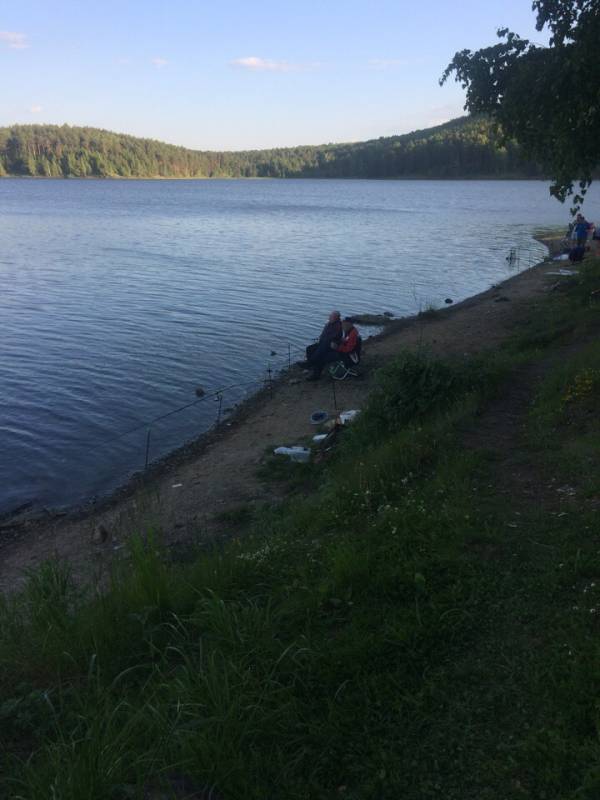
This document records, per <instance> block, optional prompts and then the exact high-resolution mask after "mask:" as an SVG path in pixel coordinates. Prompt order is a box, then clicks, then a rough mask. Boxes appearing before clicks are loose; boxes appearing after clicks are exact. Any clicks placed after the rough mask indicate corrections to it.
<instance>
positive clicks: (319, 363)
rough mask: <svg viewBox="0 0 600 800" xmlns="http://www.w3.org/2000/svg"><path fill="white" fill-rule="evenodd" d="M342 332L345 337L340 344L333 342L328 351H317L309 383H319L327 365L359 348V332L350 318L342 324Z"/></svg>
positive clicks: (310, 362)
mask: <svg viewBox="0 0 600 800" xmlns="http://www.w3.org/2000/svg"><path fill="white" fill-rule="evenodd" d="M342 330H343V332H344V336H343V338H342V340H341V341H340V342H331V344H330V345H329V349H328V350H321V351H317V354H316V356H315V357H313V358H312V359H311V360H310V361H309V366H310V367H311V368H312V375H310V376H309V377H308V378H307V379H306V380H307V381H318V380H319V378H320V377H321V373H322V372H323V367H324V366H325V365H326V364H330V363H332V362H333V361H339V360H340V359H341V358H344V356H347V355H350V353H353V352H354V351H355V350H356V348H357V347H358V330H357V329H356V328H355V327H354V323H353V322H352V320H351V319H350V318H349V317H346V319H345V320H344V321H343V322H342Z"/></svg>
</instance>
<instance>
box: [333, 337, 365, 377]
mask: <svg viewBox="0 0 600 800" xmlns="http://www.w3.org/2000/svg"><path fill="white" fill-rule="evenodd" d="M361 350H362V339H361V338H360V336H359V337H358V341H357V343H356V347H355V348H354V350H353V351H352V352H351V353H344V355H343V357H342V358H340V360H339V361H335V362H334V363H333V364H332V365H331V366H330V367H329V374H330V375H331V377H332V378H333V380H334V381H345V380H346V378H356V377H358V365H359V364H360V353H361Z"/></svg>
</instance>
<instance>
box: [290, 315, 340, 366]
mask: <svg viewBox="0 0 600 800" xmlns="http://www.w3.org/2000/svg"><path fill="white" fill-rule="evenodd" d="M341 338H342V323H341V320H340V312H339V311H332V312H331V314H330V315H329V319H328V320H327V323H326V324H325V327H324V328H323V330H322V331H321V335H320V336H319V339H318V341H316V342H314V344H309V345H308V347H307V348H306V361H299V362H298V366H300V367H304V369H309V368H310V367H312V361H313V360H314V359H317V360H318V359H320V358H321V357H322V356H323V354H324V353H328V352H329V350H330V347H331V343H332V342H339V341H340V339H341Z"/></svg>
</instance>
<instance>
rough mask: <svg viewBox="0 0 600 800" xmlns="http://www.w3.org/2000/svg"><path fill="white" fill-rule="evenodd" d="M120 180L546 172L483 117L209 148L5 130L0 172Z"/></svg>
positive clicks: (69, 130)
mask: <svg viewBox="0 0 600 800" xmlns="http://www.w3.org/2000/svg"><path fill="white" fill-rule="evenodd" d="M4 175H22V176H37V177H50V178H51V177H64V178H66V177H99V178H108V177H120V178H159V177H162V178H218V177H223V178H225V177H227V178H411V177H414V178H476V177H541V176H542V172H541V170H540V168H539V167H538V166H537V165H536V164H535V163H533V162H531V161H527V160H526V159H524V157H523V155H522V153H521V150H520V149H519V147H518V145H517V144H516V143H514V142H512V141H510V140H509V141H506V139H505V137H503V136H502V134H501V131H499V129H498V128H497V126H495V125H494V124H492V123H491V122H490V121H489V120H488V119H487V118H484V117H461V118H459V119H456V120H452V121H451V122H447V123H445V124H444V125H439V126H437V127H434V128H428V129H425V130H421V131H415V132H414V133H409V134H405V135H402V136H388V137H381V138H379V139H373V140H371V141H366V142H356V143H348V144H326V145H319V146H306V147H290V148H276V149H271V150H247V151H238V152H212V151H199V150H189V149H187V148H185V147H177V146H175V145H171V144H165V143H164V142H159V141H155V140H153V139H141V138H137V137H134V136H128V135H125V134H119V133H112V132H110V131H105V130H100V129H97V128H84V127H71V126H69V125H13V126H11V127H5V128H0V176H4Z"/></svg>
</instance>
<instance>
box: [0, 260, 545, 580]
mask: <svg viewBox="0 0 600 800" xmlns="http://www.w3.org/2000/svg"><path fill="white" fill-rule="evenodd" d="M552 268H553V267H550V266H549V265H548V264H539V265H536V266H534V267H532V268H531V269H528V270H526V271H525V272H522V273H519V274H518V275H515V276H513V277H511V278H509V279H508V280H506V281H504V282H503V283H501V284H499V285H498V286H496V287H494V288H492V289H489V290H488V291H485V292H482V293H481V294H478V295H476V296H474V297H471V298H469V299H467V300H465V301H463V302H462V303H458V304H456V305H453V306H449V307H447V308H444V309H442V310H440V311H437V312H435V313H434V314H432V315H419V316H416V317H410V318H406V319H403V320H398V321H396V322H395V323H393V324H392V325H390V326H389V327H388V329H387V330H386V332H385V333H384V334H383V335H381V336H379V337H376V338H375V339H371V340H369V341H368V343H367V344H366V346H365V348H364V353H363V363H362V376H361V378H360V379H359V380H352V381H344V382H336V384H335V389H336V399H337V406H338V409H340V410H343V409H350V408H361V406H363V405H364V403H365V401H366V399H367V396H368V394H369V392H370V390H371V388H372V385H373V374H374V370H375V369H376V368H377V367H378V366H381V365H382V364H385V363H386V362H387V361H389V360H390V358H392V357H393V356H394V355H395V354H396V353H398V352H399V351H401V350H402V349H404V348H416V347H427V348H428V349H429V350H431V351H432V352H434V353H436V354H440V355H443V354H472V353H476V352H481V351H483V350H485V349H487V348H492V347H495V346H497V345H498V344H499V343H500V342H501V341H502V340H503V339H504V338H506V337H507V336H508V335H509V334H510V332H511V331H512V330H513V329H514V326H515V325H516V324H518V323H519V321H523V320H526V319H527V317H528V315H529V313H530V311H531V309H532V308H533V307H535V305H536V304H537V303H538V302H539V301H540V299H541V298H542V296H543V295H544V293H545V292H547V291H548V289H549V287H550V286H551V285H552V284H553V283H554V282H555V280H556V278H553V277H552V276H548V275H547V273H548V271H551V270H552ZM332 383H333V382H332V381H331V380H330V379H329V377H323V378H322V380H321V381H320V382H318V383H306V382H305V380H304V379H303V375H302V373H301V372H300V370H298V369H295V368H292V370H291V371H289V372H286V373H284V375H283V376H282V378H281V379H280V380H278V381H277V382H276V383H275V384H274V387H273V392H272V396H271V393H269V392H261V393H260V394H259V395H257V396H255V397H254V398H253V399H252V400H251V401H249V402H248V403H246V404H244V406H243V407H242V408H241V409H240V411H239V412H238V413H237V414H236V415H235V416H234V418H232V419H231V420H229V421H228V422H226V423H224V424H222V425H221V426H220V427H219V428H218V429H216V430H215V431H213V432H211V433H209V434H208V435H205V436H203V437H200V439H199V440H198V441H197V442H196V443H195V444H193V445H191V446H189V447H186V448H182V450H180V451H178V452H177V453H175V454H174V455H173V456H172V457H169V458H167V459H165V460H164V461H163V462H161V463H160V464H159V465H158V466H157V467H156V468H154V469H152V470H149V472H148V473H146V474H145V475H144V476H142V477H141V478H140V479H139V480H138V481H136V482H135V483H132V484H130V485H129V486H128V487H125V489H124V490H121V491H119V492H117V493H115V494H114V495H113V496H112V497H111V498H109V499H107V500H106V501H104V502H102V503H100V504H98V505H96V506H94V507H92V508H88V509H84V510H79V511H77V512H73V513H71V514H67V515H49V516H46V517H43V518H38V519H26V518H22V519H19V518H14V519H9V520H5V521H4V522H3V523H0V590H4V591H6V590H10V589H12V588H15V587H16V586H18V585H19V583H20V582H21V581H22V579H23V570H25V569H27V568H30V567H33V566H35V565H36V564H39V563H40V562H42V561H43V560H44V559H47V558H50V557H52V556H58V557H59V558H64V559H67V560H68V561H69V562H70V563H71V565H72V567H73V571H74V574H75V576H76V577H77V578H78V579H79V580H81V581H86V580H90V579H92V580H98V579H102V576H103V574H105V573H106V570H107V567H108V565H109V564H110V562H111V560H112V559H113V558H114V557H115V556H118V554H119V553H120V552H121V551H122V549H123V543H124V542H125V540H126V538H127V537H128V536H129V535H131V534H132V533H134V532H136V531H145V530H148V529H150V528H152V529H154V530H155V531H159V532H160V534H161V536H162V537H163V538H164V540H165V542H166V543H167V544H168V545H170V546H171V545H172V546H177V545H179V544H182V543H185V542H189V541H190V540H198V539H201V540H208V539H209V538H211V537H214V536H218V535H222V534H224V533H226V532H227V526H225V524H224V523H223V521H222V515H223V512H224V511H227V510H235V509H236V508H239V507H240V506H242V505H243V506H246V505H252V504H260V503H265V502H266V503H271V502H277V501H278V500H279V499H280V498H279V496H278V495H277V494H276V493H275V492H276V490H275V489H274V488H273V486H272V485H271V484H270V485H265V484H264V483H263V482H261V480H260V479H259V477H258V475H257V471H258V467H259V465H260V463H261V462H262V461H263V459H264V456H265V452H266V451H267V450H268V449H272V448H273V447H276V446H278V445H282V444H294V443H295V442H296V441H298V440H300V439H302V438H304V437H306V436H308V435H310V434H313V433H314V428H313V426H312V425H311V423H310V415H311V413H312V412H313V411H315V410H316V409H324V410H326V411H328V412H329V413H333V412H334V411H335V408H334V394H333V391H332Z"/></svg>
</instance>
